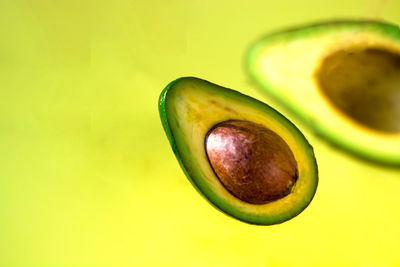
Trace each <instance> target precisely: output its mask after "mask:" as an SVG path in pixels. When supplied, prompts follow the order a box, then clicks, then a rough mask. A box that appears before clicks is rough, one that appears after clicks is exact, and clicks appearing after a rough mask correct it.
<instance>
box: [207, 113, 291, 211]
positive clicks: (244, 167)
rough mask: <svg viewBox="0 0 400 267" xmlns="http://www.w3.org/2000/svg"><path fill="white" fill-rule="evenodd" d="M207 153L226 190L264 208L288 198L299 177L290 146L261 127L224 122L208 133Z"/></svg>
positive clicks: (243, 123) (234, 121)
mask: <svg viewBox="0 0 400 267" xmlns="http://www.w3.org/2000/svg"><path fill="white" fill-rule="evenodd" d="M205 150H206V153H207V156H208V160H209V162H210V164H211V166H212V168H213V170H214V172H215V174H216V176H217V177H218V179H219V180H220V181H221V183H222V184H223V185H224V187H225V188H226V189H227V190H228V191H229V192H231V193H232V194H233V195H234V196H235V197H237V198H239V199H241V200H243V201H245V202H248V203H252V204H265V203H268V202H271V201H274V200H277V199H280V198H282V197H284V196H286V195H288V194H289V193H290V192H291V190H292V187H293V186H294V184H295V183H296V180H297V177H298V170H297V163H296V160H295V158H294V156H293V153H292V151H291V150H290V148H289V146H288V145H287V144H286V142H285V141H284V140H283V139H282V138H281V137H280V136H279V135H277V134H276V133H274V132H273V131H271V130H269V129H267V128H266V127H264V126H263V125H260V124H255V123H253V122H249V121H236V120H231V121H224V122H221V123H219V124H217V125H215V126H214V127H213V128H212V129H211V130H210V131H209V132H208V133H207V136H206V138H205Z"/></svg>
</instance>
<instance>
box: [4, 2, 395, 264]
mask: <svg viewBox="0 0 400 267" xmlns="http://www.w3.org/2000/svg"><path fill="white" fill-rule="evenodd" d="M371 16H372V17H378V18H381V19H386V20H388V21H391V22H393V23H397V24H399V23H400V2H399V1H396V0H391V1H390V0H387V1H378V0H377V1H349V0H343V1H339V0H338V1H320V0H318V1H290V0H280V1H269V0H265V1H225V0H224V1H200V0H199V1H183V0H181V1H176V0H172V1H161V0H159V1H155V0H149V1H122V0H119V1H77V0H75V1H50V0H37V1H28V0H25V1H24V0H18V1H6V0H1V1H0V266H46V265H47V266H101V265H106V266H116V265H126V266H295V265H303V266H338V265H341V266H343V265H344V266H346V265H347V266H400V256H399V251H400V227H399V226H400V209H399V203H400V170H398V169H397V170H396V169H385V168H383V167H379V166H374V165H371V164H369V163H366V162H362V161H359V160H357V159H355V158H353V157H351V156H348V155H347V154H345V153H343V152H341V151H338V150H335V149H334V148H332V147H331V146H330V145H329V144H327V143H326V142H324V141H321V140H320V139H318V138H317V137H316V136H314V135H313V133H312V131H310V130H309V129H307V128H306V127H304V126H303V125H302V124H299V122H298V121H296V120H295V119H294V118H293V117H292V116H289V118H291V119H292V121H294V122H295V123H296V124H297V125H298V126H299V128H300V129H302V130H303V132H304V134H305V135H306V136H307V138H308V139H309V141H310V143H311V144H312V145H313V146H314V148H315V153H316V157H317V161H318V163H319V169H320V184H319V187H318V190H317V194H316V196H315V198H314V200H313V202H312V203H311V205H310V206H309V207H308V208H307V209H306V210H305V211H304V212H303V213H302V214H300V215H299V216H298V217H296V218H294V219H293V220H291V221H288V222H286V223H283V224H280V225H276V226H270V227H262V226H253V225H248V224H244V223H242V222H239V221H236V220H234V219H232V218H230V217H228V216H226V215H224V214H222V213H220V212H219V211H217V210H216V209H214V208H213V207H212V206H210V205H209V204H208V203H207V202H206V201H205V200H204V199H203V198H202V197H201V196H200V195H199V194H198V193H197V192H196V191H195V190H194V189H193V188H192V186H191V185H190V183H189V182H188V181H187V179H186V178H185V176H184V174H183V172H182V171H181V169H180V167H179V165H178V163H177V161H176V159H175V157H174V155H173V153H172V151H171V149H170V146H169V144H168V141H167V138H166V136H165V134H164V132H163V130H162V127H161V123H160V121H159V118H158V111H157V98H158V95H159V93H160V92H161V90H162V89H163V88H164V87H165V86H166V85H167V84H168V83H169V82H170V81H171V80H174V79H176V78H178V77H181V76H188V75H190V76H197V77H199V78H204V79H207V80H209V81H211V82H214V83H217V84H219V85H222V86H225V87H230V88H234V89H237V90H239V91H241V92H243V93H246V94H249V95H251V96H253V97H255V98H258V99H260V100H262V101H264V102H267V103H269V104H271V105H272V106H274V107H276V108H278V109H279V110H281V111H282V112H283V113H284V114H285V115H290V114H287V113H286V112H285V110H284V109H282V108H281V107H279V106H278V105H276V103H274V102H273V101H272V100H271V99H269V98H268V97H266V96H265V95H263V94H261V93H260V92H259V91H258V90H257V89H256V88H255V86H254V85H253V84H251V83H250V82H249V81H248V79H247V78H246V76H245V74H244V71H243V55H244V52H245V50H246V49H247V48H248V46H249V44H250V43H251V42H253V41H254V40H255V39H257V38H258V37H259V36H260V35H262V34H265V33H267V32H270V31H275V30H277V29H280V28H282V27H287V26H292V25H296V24H301V23H308V22H314V21H317V20H327V19H332V18H368V17H371Z"/></svg>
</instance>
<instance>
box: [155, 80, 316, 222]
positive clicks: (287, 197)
mask: <svg viewBox="0 0 400 267" xmlns="http://www.w3.org/2000/svg"><path fill="white" fill-rule="evenodd" d="M159 111H160V117H161V121H162V124H163V127H164V130H165V132H166V134H167V137H168V139H169V141H170V144H171V146H172V149H173V151H174V153H175V155H176V157H177V159H178V161H179V163H180V165H181V167H182V169H183V171H184V173H185V174H186V176H187V178H188V179H189V180H190V182H191V183H192V185H193V186H194V187H195V188H196V189H197V190H198V192H200V194H201V195H203V196H204V197H205V198H206V199H207V200H208V201H209V202H210V203H211V204H213V205H214V206H215V207H216V208H218V209H219V210H221V211H222V212H224V213H226V214H228V215H230V216H232V217H234V218H236V219H239V220H241V221H244V222H247V223H251V224H262V225H268V224H276V223H281V222H284V221H286V220H289V219H290V218H292V217H294V216H296V215H297V214H299V213H300V212H301V211H302V210H304V209H305V208H306V207H307V206H308V204H309V203H310V201H311V200H312V198H313V196H314V194H315V191H316V188H317V183H318V175H317V164H316V160H315V157H314V153H313V149H312V147H311V146H310V145H309V143H308V142H307V140H306V139H305V137H304V136H303V135H302V133H301V132H300V131H299V130H298V129H297V128H296V127H295V126H294V125H293V124H292V123H291V122H290V121H288V120H287V119H286V118H285V117H283V116H282V115H281V114H280V113H278V112H277V111H275V110H274V109H272V108H271V107H269V106H268V105H266V104H264V103H262V102H260V101H258V100H256V99H253V98H251V97H248V96H245V95H243V94H241V93H239V92H236V91H233V90H231V89H227V88H224V87H221V86H218V85H215V84H213V83H210V82H208V81H205V80H201V79H197V78H192V77H186V78H180V79H177V80H175V81H173V82H171V83H170V84H169V85H168V86H167V87H166V88H165V89H164V90H163V92H162V93H161V95H160V98H159Z"/></svg>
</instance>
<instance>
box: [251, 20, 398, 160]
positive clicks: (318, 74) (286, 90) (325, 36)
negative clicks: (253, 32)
mask: <svg viewBox="0 0 400 267" xmlns="http://www.w3.org/2000/svg"><path fill="white" fill-rule="evenodd" d="M246 69H247V71H248V74H249V76H250V77H251V78H252V80H253V81H255V83H256V84H257V85H259V86H260V87H261V88H262V89H263V90H264V91H265V92H268V94H269V95H271V96H273V97H275V98H276V99H277V100H279V101H280V102H281V103H282V105H283V106H285V107H287V108H288V109H290V110H291V111H292V112H293V113H294V114H295V115H296V116H298V118H300V119H302V120H303V121H304V122H305V123H307V124H308V125H309V126H311V127H312V128H313V129H314V130H315V132H316V133H317V134H318V135H320V136H322V137H325V138H326V139H327V140H329V141H331V142H332V143H333V144H335V145H336V146H338V147H340V148H342V149H344V150H345V151H347V152H351V153H352V154H354V155H357V156H359V157H361V158H364V159H367V160H369V161H373V162H376V163H380V164H384V165H392V166H397V167H400V28H399V27H398V26H397V25H393V24H390V23H386V22H381V21H368V20H341V21H330V22H322V23H316V24H311V25H304V26H300V27H296V28H291V29H286V30H282V31H279V32H276V33H272V34H268V35H266V36H264V37H262V38H260V39H259V40H257V41H256V42H254V44H253V45H252V46H251V47H250V49H249V51H248V53H247V55H246Z"/></svg>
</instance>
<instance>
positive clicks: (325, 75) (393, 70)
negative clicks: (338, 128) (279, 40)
mask: <svg viewBox="0 0 400 267" xmlns="http://www.w3.org/2000/svg"><path fill="white" fill-rule="evenodd" d="M315 77H316V80H317V83H318V84H319V88H320V89H321V92H322V93H323V95H325V96H326V97H327V99H328V101H329V102H330V103H331V104H333V106H335V107H336V108H337V109H338V110H340V111H341V112H342V113H344V114H346V115H347V116H348V117H349V118H351V119H352V120H353V121H355V122H357V123H359V124H361V125H363V126H365V127H367V128H370V129H372V130H377V131H380V132H384V133H400V55H399V54H397V53H395V52H391V51H388V50H386V49H384V48H379V47H376V48H374V47H369V48H366V47H364V48H363V47H353V48H348V49H346V50H339V51H335V52H333V53H331V54H329V55H328V56H326V57H325V58H324V59H323V60H322V63H321V65H320V67H319V68H318V69H317V70H316V72H315Z"/></svg>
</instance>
